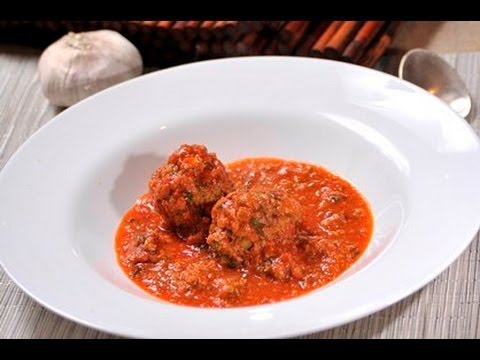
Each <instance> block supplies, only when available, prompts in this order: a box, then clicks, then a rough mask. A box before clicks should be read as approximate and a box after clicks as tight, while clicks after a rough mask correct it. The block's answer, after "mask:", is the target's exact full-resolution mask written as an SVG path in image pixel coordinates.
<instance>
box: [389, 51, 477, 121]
mask: <svg viewBox="0 0 480 360" xmlns="http://www.w3.org/2000/svg"><path fill="white" fill-rule="evenodd" d="M398 76H399V77H400V79H404V80H407V81H409V82H411V83H414V84H416V85H418V86H420V87H422V88H424V89H425V90H427V91H428V92H429V93H431V94H433V95H435V96H437V97H439V98H440V99H442V100H443V101H445V102H446V103H447V104H448V105H449V106H450V107H451V108H452V109H453V110H454V111H455V112H456V113H458V114H459V115H460V116H462V117H466V116H467V115H468V114H469V113H470V110H471V109H472V100H471V98H470V95H469V94H468V90H467V87H466V86H465V83H464V82H463V81H462V79H461V78H460V76H459V75H458V73H457V72H456V71H455V69H453V68H452V67H451V66H450V64H448V63H447V62H446V61H445V60H443V59H442V58H441V57H440V56H438V55H437V54H435V53H434V52H432V51H428V50H424V49H413V50H410V51H409V52H407V53H406V54H405V55H404V56H403V57H402V60H401V61H400V66H399V69H398Z"/></svg>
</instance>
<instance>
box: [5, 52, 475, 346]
mask: <svg viewBox="0 0 480 360" xmlns="http://www.w3.org/2000/svg"><path fill="white" fill-rule="evenodd" d="M38 55H39V52H33V53H32V51H29V50H22V51H19V50H18V49H12V48H7V47H0V79H1V80H0V93H1V94H9V96H0V169H1V168H3V166H4V165H5V163H6V161H7V160H8V159H9V158H10V157H11V156H12V155H13V153H14V152H15V151H16V150H17V148H18V147H19V146H20V145H21V144H22V143H23V142H24V141H25V140H27V139H28V137H29V136H30V135H31V134H32V133H33V132H34V131H35V130H37V129H38V128H39V127H40V126H42V125H43V124H45V123H46V122H48V121H49V120H50V119H51V118H52V117H53V116H54V115H55V114H56V110H55V109H54V108H53V107H51V106H49V105H48V103H47V101H46V100H45V98H44V97H43V95H42V94H41V92H40V88H39V84H38V81H37V76H36V64H37V60H38ZM444 58H445V59H447V60H448V61H450V62H451V63H452V64H453V65H454V66H455V67H456V68H457V70H458V71H459V72H460V74H461V75H462V77H463V78H464V79H465V80H466V83H467V87H468V88H469V90H470V92H471V95H472V97H473V101H474V109H473V113H472V114H471V116H470V119H469V121H470V124H471V125H472V127H473V128H474V129H475V131H476V132H477V134H478V133H480V115H479V114H478V112H477V109H479V107H480V70H479V69H480V53H479V52H476V53H463V54H446V55H444ZM10 240H11V241H20V240H21V239H10ZM32 271H35V269H32ZM0 338H115V336H113V335H110V334H106V333H103V332H99V331H95V330H92V329H89V328H87V327H84V326H81V325H77V324H75V323H73V322H71V321H68V320H65V319H63V318H61V317H60V316H58V315H55V314H54V313H52V312H50V311H48V310H46V309H45V308H43V307H42V306H40V305H38V304H37V303H35V302H34V301H33V300H31V299H30V298H29V297H28V296H27V295H26V294H25V293H23V292H22V291H21V290H20V289H19V288H18V287H17V286H16V285H15V284H14V283H13V282H12V281H11V280H10V279H9V277H8V276H7V275H6V274H5V273H4V272H3V271H2V270H0ZM304 338H480V238H479V236H478V234H477V235H476V236H475V239H474V240H473V242H472V244H471V245H470V246H469V248H468V249H467V250H466V251H465V252H464V253H463V254H462V255H461V256H460V257H459V258H458V259H457V260H456V261H455V262H454V263H453V264H452V265H451V266H450V267H449V268H448V269H447V270H446V271H445V272H443V273H442V274H441V275H440V276H439V277H437V278H436V279H435V280H434V281H432V282H431V283H430V284H428V285H427V286H425V287H424V288H423V289H421V290H420V291H418V292H416V293H415V294H413V295H411V296H409V297H408V298H406V299H404V300H403V301H400V302H399V303H397V304H395V305H393V306H391V307H389V308H387V309H385V310H383V311H380V312H378V313H376V314H373V315H371V316H368V317H366V318H364V319H361V320H358V321H355V322H352V323H350V324H347V325H344V326H340V327H337V328H335V329H332V330H328V331H324V332H320V333H315V334H310V335H307V336H304Z"/></svg>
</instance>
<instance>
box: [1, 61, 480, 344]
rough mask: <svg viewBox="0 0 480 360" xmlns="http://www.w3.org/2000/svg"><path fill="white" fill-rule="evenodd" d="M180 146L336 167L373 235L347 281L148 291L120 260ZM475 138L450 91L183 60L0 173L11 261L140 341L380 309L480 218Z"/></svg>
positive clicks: (305, 327) (307, 326) (464, 241)
mask: <svg viewBox="0 0 480 360" xmlns="http://www.w3.org/2000/svg"><path fill="white" fill-rule="evenodd" d="M181 143H203V144H205V145H207V146H208V148H209V149H210V150H212V151H215V152H217V153H218V154H219V156H220V158H221V159H223V160H225V161H229V160H233V159H238V158H242V157H247V156H257V155H263V156H277V157H283V158H289V159H298V160H304V161H311V162H315V163H318V164H321V165H324V166H326V167H327V168H329V169H330V170H332V171H334V172H336V173H338V174H339V175H341V176H342V177H344V178H346V179H348V180H349V181H351V182H352V183H353V184H354V185H356V186H357V187H358V188H359V190H360V191H361V193H362V194H364V195H365V196H366V198H367V199H368V200H369V202H370V204H371V205H372V209H373V212H374V215H375V230H374V236H373V239H372V241H371V244H370V246H369V247H368V249H367V251H366V253H365V254H364V255H363V256H362V257H361V259H360V260H359V261H358V262H357V263H356V264H355V265H354V266H353V267H352V268H350V269H349V270H348V271H347V272H346V273H345V274H344V275H343V276H341V278H339V279H338V280H337V281H335V282H334V283H332V284H330V285H329V286H326V287H324V288H321V289H319V290H317V291H314V292H312V293H310V294H309V295H306V296H302V297H299V298H296V299H293V300H289V301H284V302H280V303H276V304H271V305H263V306H253V307H244V308H236V309H199V308H191V307H184V306H177V305H173V304H170V303H165V302H162V301H160V300H158V299H155V298H153V297H150V296H149V295H148V294H145V293H143V292H142V291H141V290H139V289H138V288H137V287H136V286H135V285H134V284H133V283H131V282H130V280H129V279H128V278H127V277H126V276H125V275H124V274H123V273H122V271H121V270H120V268H119V267H118V266H117V264H116V262H115V256H114V249H113V238H114V234H115V230H116V228H117V225H118V222H119V220H120V218H121V216H122V214H123V213H124V212H125V210H127V209H128V208H129V207H130V206H131V205H132V204H133V202H134V200H135V198H136V197H137V196H138V195H140V194H141V193H142V192H143V191H145V190H146V184H147V181H148V178H149V176H150V174H151V172H152V171H153V170H154V169H155V168H156V167H157V166H158V165H159V164H160V163H161V162H162V161H163V160H164V159H165V157H166V156H167V155H168V154H169V153H170V152H171V151H172V150H173V149H174V148H176V147H177V146H178V145H179V144H181ZM478 184H480V148H479V141H478V139H477V137H476V135H475V134H474V133H473V131H472V130H471V128H470V127H469V126H468V124H467V123H466V122H465V121H464V120H463V119H460V118H459V117H457V116H456V115H455V114H454V113H453V112H452V111H450V109H449V108H448V107H447V106H446V105H444V104H443V103H442V102H440V100H437V99H436V98H435V97H433V96H431V95H429V94H428V93H426V92H424V91H423V90H421V89H419V88H417V87H416V86H414V85H411V84H408V83H406V82H404V81H402V80H399V79H397V78H395V77H392V76H389V75H386V74H383V73H380V72H377V71H374V70H369V69H365V68H361V67H358V66H354V65H348V64H344V63H338V62H333V61H324V60H316V59H307V58H289V57H250V58H238V59H227V60H216V61H207V62H201V63H196V64H192V65H185V66H179V67H176V68H172V69H169V70H165V71H160V72H156V73H153V74H150V75H146V76H143V77H140V78H138V79H135V80H133V81H129V82H127V83H124V84H121V85H119V86H116V87H114V88H111V89H109V90H106V91H103V92H101V93H99V94H98V95H95V96H92V97H91V98H89V99H87V100H85V101H83V102H81V103H79V104H78V105H76V106H73V107H72V108H70V109H68V110H66V111H64V112H63V113H61V114H60V115H59V116H57V117H56V118H55V119H54V120H53V121H51V122H50V123H49V124H48V125H47V126H44V127H43V128H42V129H41V130H40V131H38V132H37V133H36V134H35V135H34V136H32V137H31V138H30V139H29V140H28V141H27V142H26V143H25V144H24V145H23V146H22V147H21V148H20V149H19V150H18V152H17V153H16V154H15V156H13V157H12V158H11V159H10V161H9V162H8V164H7V165H6V166H5V168H4V169H3V171H2V173H1V174H0V199H1V201H0V261H1V263H2V265H3V267H4V269H5V271H6V272H7V273H8V274H9V275H10V276H11V278H12V279H13V280H14V281H15V282H16V283H17V284H18V285H19V286H20V287H21V288H22V289H23V290H25V292H27V293H28V294H29V295H30V296H32V297H33V298H34V299H35V300H37V301H38V302H39V303H41V304H43V305H44V306H46V307H47V308H49V309H51V310H53V311H55V312H56V313H58V314H60V315H63V316H65V317H66V318H69V319H72V320H75V321H77V322H80V323H82V324H85V325H88V326H91V327H94V328H97V329H101V330H105V331H109V332H112V333H116V334H121V335H125V336H132V337H283V336H291V335H298V334H303V333H307V332H313V331H317V330H323V329H327V328H330V327H333V326H337V325H340V324H343V323H346V322H348V321H352V320H355V319H358V318H360V317H362V316H365V315H367V314H370V313H372V312H374V311H377V310H380V309H382V308H384V307H386V306H388V305H391V304H393V303H394V302H396V301H398V300H400V299H402V298H403V297H405V296H407V295H409V294H411V293H412V292H414V291H415V290H417V289H419V288H420V287H422V286H423V285H425V284H426V283H427V282H428V281H430V280H432V279H433V278H434V277H435V276H437V275H438V274H439V273H440V272H441V271H442V270H444V269H445V268H446V267H447V266H448V265H449V264H450V263H451V262H452V261H453V260H454V259H455V258H456V257H457V256H458V255H459V254H460V253H461V252H462V251H463V250H464V249H465V247H466V246H467V245H468V244H469V243H470V241H471V239H472V238H473V236H474V234H475V232H476V231H477V228H478V226H479V224H480V191H479V189H480V187H479V186H478Z"/></svg>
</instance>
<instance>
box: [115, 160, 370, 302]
mask: <svg viewBox="0 0 480 360" xmlns="http://www.w3.org/2000/svg"><path fill="white" fill-rule="evenodd" d="M226 167H227V169H228V172H229V176H230V178H231V179H232V180H233V182H234V184H235V188H237V189H238V188H241V187H251V186H255V185H262V186H263V187H267V188H272V189H278V190H282V191H285V192H286V193H288V194H289V195H291V196H292V197H293V198H295V199H296V200H297V201H298V203H299V204H300V205H301V224H302V233H301V234H300V235H299V236H304V237H305V239H307V240H305V241H303V242H302V241H294V239H292V242H291V244H289V245H287V246H285V245H284V247H285V248H283V249H282V252H283V253H284V254H286V256H287V257H288V258H289V259H291V260H292V261H293V262H294V263H295V266H296V269H297V270H298V271H297V273H298V275H297V276H291V277H289V278H287V279H281V280H279V279H277V278H274V277H272V276H269V275H268V274H266V273H264V272H259V271H257V269H255V268H253V267H250V268H248V267H240V268H230V267H228V266H225V265H224V264H222V263H221V262H220V261H219V260H218V257H217V256H216V255H215V253H214V252H213V251H212V249H211V248H209V246H208V245H206V244H204V245H201V246H199V245H188V244H186V243H185V242H184V241H182V240H181V239H179V238H178V237H177V236H176V235H175V234H174V233H171V232H169V231H167V230H165V228H164V226H163V224H165V221H164V219H162V217H161V215H160V214H159V213H158V212H157V211H155V207H154V200H153V198H152V195H151V194H150V193H147V194H145V195H143V196H142V197H140V198H139V199H138V200H137V202H136V203H135V204H134V206H133V207H132V208H131V209H130V210H128V211H127V213H126V214H125V216H124V217H123V219H122V221H121V223H120V225H119V228H118V231H117V234H116V239H115V249H116V253H117V258H118V262H119V264H120V266H121V268H122V269H123V271H124V272H125V273H126V274H127V276H128V277H129V278H130V279H131V280H132V281H134V282H135V283H136V284H137V285H138V286H140V287H141V288H142V289H144V290H145V291H146V292H148V293H149V294H151V295H153V296H156V297H158V298H160V299H162V300H166V301H169V302H173V303H176V304H182V305H189V306H197V307H237V306H248V305H258V304H267V303H272V302H277V301H281V300H285V299H290V298H294V297H297V296H300V295H303V294H306V293H308V292H310V291H312V290H315V289H317V288H319V287H321V286H323V285H325V284H328V283H329V282H331V281H332V280H334V279H335V278H337V277H338V276H339V275H341V274H342V273H343V272H344V271H345V270H346V269H348V268H349V267H350V266H351V265H352V264H353V263H354V262H355V261H356V260H357V259H358V258H359V257H360V256H361V254H362V253H363V252H364V250H365V249H366V247H367V245H368V243H369V241H370V238H371V235H372V231H373V216H372V213H371V210H370V208H369V205H368V203H367V202H366V200H365V199H364V198H363V196H362V195H361V194H360V193H359V192H358V191H357V190H356V189H355V188H354V187H353V186H352V185H350V184H349V183H348V182H347V181H345V180H343V179H341V178H340V177H338V176H336V175H334V174H332V173H330V172H328V171H327V170H325V169H323V168H321V167H318V166H315V165H312V164H306V163H300V162H295V161H285V160H280V159H273V158H248V159H243V160H239V161H236V162H233V163H230V164H228V165H226ZM297 240H298V239H297Z"/></svg>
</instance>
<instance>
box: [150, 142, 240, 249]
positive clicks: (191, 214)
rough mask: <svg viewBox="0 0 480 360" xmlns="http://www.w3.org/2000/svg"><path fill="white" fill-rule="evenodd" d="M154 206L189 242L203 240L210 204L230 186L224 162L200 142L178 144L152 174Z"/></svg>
mask: <svg viewBox="0 0 480 360" xmlns="http://www.w3.org/2000/svg"><path fill="white" fill-rule="evenodd" d="M149 188H150V191H151V193H152V194H153V196H154V199H155V203H156V206H157V210H158V211H159V212H160V213H161V214H162V215H163V216H164V217H165V219H166V220H167V222H168V224H169V226H170V227H171V228H172V230H175V231H176V233H177V235H178V236H179V237H180V238H182V239H184V240H185V241H186V242H187V243H189V244H201V243H204V242H205V239H206V237H207V235H208V228H209V226H210V222H211V215H210V213H211V210H212V207H213V205H214V204H215V203H216V202H217V200H218V199H220V198H221V197H222V196H224V195H225V194H227V193H228V192H230V191H231V190H233V185H232V182H231V181H230V179H229V178H228V175H227V171H226V169H225V166H224V165H223V164H222V163H221V162H220V160H218V158H217V156H216V155H215V154H214V153H209V152H208V150H207V148H206V147H205V146H203V145H182V146H180V148H179V149H177V150H176V151H175V152H173V154H172V155H171V156H170V157H169V158H168V161H167V163H166V164H165V165H163V166H162V167H160V168H159V169H157V170H156V171H155V173H154V174H153V175H152V178H151V180H150V183H149Z"/></svg>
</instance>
